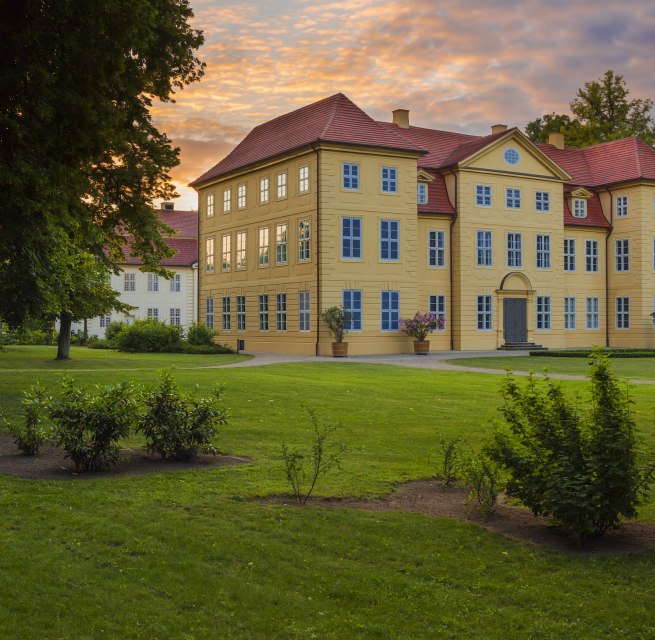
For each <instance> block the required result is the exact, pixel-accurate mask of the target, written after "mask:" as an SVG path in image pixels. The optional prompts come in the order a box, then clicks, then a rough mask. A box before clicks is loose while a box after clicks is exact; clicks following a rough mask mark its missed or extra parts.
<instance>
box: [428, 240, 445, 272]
mask: <svg viewBox="0 0 655 640" xmlns="http://www.w3.org/2000/svg"><path fill="white" fill-rule="evenodd" d="M445 265H446V234H445V233H444V232H443V231H428V266H430V267H444V266H445Z"/></svg>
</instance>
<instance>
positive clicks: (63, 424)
mask: <svg viewBox="0 0 655 640" xmlns="http://www.w3.org/2000/svg"><path fill="white" fill-rule="evenodd" d="M51 416H52V419H53V421H54V423H55V429H54V440H55V442H56V443H57V445H58V446H60V447H61V448H62V449H63V450H64V451H65V453H66V457H67V458H70V459H71V460H72V461H73V463H74V464H75V468H76V469H79V470H81V471H103V470H107V469H110V468H111V467H113V466H114V465H115V464H116V463H117V462H118V460H119V457H120V456H119V453H120V450H119V448H118V446H117V445H116V443H117V442H118V441H119V440H120V439H121V438H125V437H127V436H128V435H129V433H130V430H131V429H132V427H133V425H134V422H135V417H136V402H135V399H134V393H133V388H132V385H131V383H129V382H122V383H121V384H116V385H108V386H103V387H101V386H97V387H96V393H94V394H91V393H89V392H88V391H87V389H86V388H84V387H76V386H75V383H74V382H73V379H72V378H71V377H70V376H65V377H64V378H63V380H62V397H61V398H60V399H58V400H56V401H55V402H54V404H53V408H52V412H51Z"/></svg>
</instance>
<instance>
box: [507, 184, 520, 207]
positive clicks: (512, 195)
mask: <svg viewBox="0 0 655 640" xmlns="http://www.w3.org/2000/svg"><path fill="white" fill-rule="evenodd" d="M505 207H507V209H520V208H521V190H520V189H509V188H508V189H505Z"/></svg>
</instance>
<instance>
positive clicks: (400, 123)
mask: <svg viewBox="0 0 655 640" xmlns="http://www.w3.org/2000/svg"><path fill="white" fill-rule="evenodd" d="M391 113H393V123H394V124H395V125H396V126H397V127H400V128H401V129H409V110H408V109H394V110H393V111H392V112H391Z"/></svg>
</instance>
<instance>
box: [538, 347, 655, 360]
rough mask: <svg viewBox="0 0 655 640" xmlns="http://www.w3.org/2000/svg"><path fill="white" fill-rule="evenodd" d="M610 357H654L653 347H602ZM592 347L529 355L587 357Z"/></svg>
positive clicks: (546, 351) (592, 351)
mask: <svg viewBox="0 0 655 640" xmlns="http://www.w3.org/2000/svg"><path fill="white" fill-rule="evenodd" d="M602 352H603V353H606V354H607V355H608V356H611V357H612V358H655V349H603V350H602ZM593 353H594V349H593V348H591V349H562V350H557V349H555V350H552V351H548V350H540V351H530V355H531V356H542V357H544V356H546V357H550V358H588V357H589V356H591V355H593Z"/></svg>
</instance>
